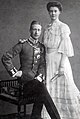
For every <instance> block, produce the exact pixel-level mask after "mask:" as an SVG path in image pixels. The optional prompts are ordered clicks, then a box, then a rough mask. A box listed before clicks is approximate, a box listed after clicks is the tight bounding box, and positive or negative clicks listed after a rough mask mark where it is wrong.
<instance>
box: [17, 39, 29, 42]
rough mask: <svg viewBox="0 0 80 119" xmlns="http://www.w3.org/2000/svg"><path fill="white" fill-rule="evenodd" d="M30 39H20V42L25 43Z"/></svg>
mask: <svg viewBox="0 0 80 119" xmlns="http://www.w3.org/2000/svg"><path fill="white" fill-rule="evenodd" d="M27 40H28V39H19V40H18V42H19V43H25V42H26V41H27Z"/></svg>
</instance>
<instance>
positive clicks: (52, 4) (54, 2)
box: [46, 1, 63, 12]
mask: <svg viewBox="0 0 80 119" xmlns="http://www.w3.org/2000/svg"><path fill="white" fill-rule="evenodd" d="M46 7H47V10H48V11H49V10H50V7H57V8H58V9H59V11H60V12H62V9H63V7H62V4H61V3H60V2H58V1H53V2H49V3H47V6H46Z"/></svg>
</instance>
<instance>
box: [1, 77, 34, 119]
mask: <svg viewBox="0 0 80 119" xmlns="http://www.w3.org/2000/svg"><path fill="white" fill-rule="evenodd" d="M0 100H3V101H6V102H9V103H12V104H14V105H16V106H17V113H18V119H20V118H21V106H22V105H23V106H24V110H23V113H24V117H26V104H31V103H33V100H35V98H33V97H29V98H28V97H27V98H24V97H23V84H21V83H19V81H18V79H11V80H3V81H0Z"/></svg>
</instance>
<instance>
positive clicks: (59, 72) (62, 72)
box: [58, 67, 64, 76]
mask: <svg viewBox="0 0 80 119" xmlns="http://www.w3.org/2000/svg"><path fill="white" fill-rule="evenodd" d="M58 74H59V76H61V75H63V74H64V67H60V68H59V70H58Z"/></svg>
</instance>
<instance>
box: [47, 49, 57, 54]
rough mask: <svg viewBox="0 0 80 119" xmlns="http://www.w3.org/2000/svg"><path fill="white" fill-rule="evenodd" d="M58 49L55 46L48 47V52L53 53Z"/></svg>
mask: <svg viewBox="0 0 80 119" xmlns="http://www.w3.org/2000/svg"><path fill="white" fill-rule="evenodd" d="M56 51H57V49H55V48H47V53H52V52H56Z"/></svg>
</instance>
